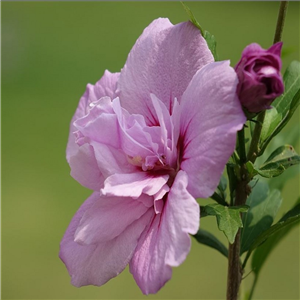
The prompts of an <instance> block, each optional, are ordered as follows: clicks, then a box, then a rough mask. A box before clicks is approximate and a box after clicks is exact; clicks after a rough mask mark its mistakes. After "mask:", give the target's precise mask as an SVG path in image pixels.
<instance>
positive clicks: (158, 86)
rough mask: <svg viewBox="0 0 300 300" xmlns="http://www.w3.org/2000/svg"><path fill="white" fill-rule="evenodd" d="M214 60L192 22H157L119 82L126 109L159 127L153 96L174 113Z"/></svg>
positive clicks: (135, 48) (132, 54) (133, 52)
mask: <svg viewBox="0 0 300 300" xmlns="http://www.w3.org/2000/svg"><path fill="white" fill-rule="evenodd" d="M212 61H213V56H212V54H211V52H210V50H209V49H208V46H207V43H206V41H205V40H204V38H203V37H202V36H201V34H200V31H199V29H198V28H196V27H195V26H194V25H193V24H192V23H190V22H186V23H180V24H177V25H175V26H174V25H172V24H171V23H170V21H169V20H168V19H157V20H155V21H153V22H152V23H151V24H150V25H149V26H148V27H147V28H146V29H145V30H144V32H143V33H142V35H141V36H140V37H139V39H138V40H137V42H136V43H135V45H134V46H133V48H132V50H131V51H130V53H129V56H128V58H127V61H126V64H125V66H124V68H123V69H122V71H121V75H120V80H119V82H118V94H119V96H120V100H121V104H122V107H124V108H125V109H127V110H128V111H129V112H130V113H138V114H141V115H143V116H144V117H145V118H146V122H147V124H148V125H157V124H158V122H157V121H158V120H157V118H156V117H155V113H154V108H153V104H152V102H151V99H150V94H151V93H153V94H155V95H156V97H157V98H159V99H160V100H161V101H162V102H163V103H164V104H165V105H166V107H167V108H168V110H169V112H171V111H172V106H173V101H174V99H175V98H177V99H178V101H179V102H180V100H181V96H182V94H183V92H184V91H185V90H186V87H187V86H188V84H189V82H190V80H191V79H192V77H193V76H194V74H195V73H196V72H197V71H198V70H199V69H201V68H202V67H203V66H205V65H206V64H208V63H210V62H212Z"/></svg>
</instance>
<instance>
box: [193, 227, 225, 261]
mask: <svg viewBox="0 0 300 300" xmlns="http://www.w3.org/2000/svg"><path fill="white" fill-rule="evenodd" d="M194 238H195V239H196V240H197V241H198V242H199V243H201V244H204V245H206V246H209V247H211V248H214V249H216V250H217V251H219V252H220V253H221V254H223V255H224V256H225V257H228V249H227V248H226V247H225V246H224V244H223V243H221V242H220V241H219V240H218V239H217V238H216V237H215V236H214V235H213V234H211V233H210V232H208V231H206V230H203V229H199V230H198V232H197V233H196V234H195V235H194Z"/></svg>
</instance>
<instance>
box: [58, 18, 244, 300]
mask: <svg viewBox="0 0 300 300" xmlns="http://www.w3.org/2000/svg"><path fill="white" fill-rule="evenodd" d="M237 83H238V79H237V75H236V73H235V71H234V70H233V69H232V68H231V67H230V66H229V62H228V61H224V62H213V56H212V54H211V52H210V50H209V49H208V46H207V44H206V41H205V40H204V38H203V37H202V36H201V34H200V32H199V30H198V29H197V28H196V27H194V26H193V25H192V24H191V23H190V22H186V23H181V24H177V25H175V26H174V25H172V24H171V23H170V21H169V20H168V19H157V20H155V21H153V22H152V23H151V24H150V25H149V26H148V27H147V28H146V29H145V30H144V32H143V33H142V35H141V36H140V38H139V39H138V40H137V42H136V44H135V45H134V47H133V48H132V50H131V52H130V54H129V56H128V59H127V62H126V64H125V66H124V68H123V69H122V71H121V72H120V73H115V74H112V73H110V72H108V71H105V73H104V75H103V77H102V78H101V79H100V81H98V82H97V83H96V84H95V85H94V86H93V85H90V84H89V85H88V86H87V90H86V92H85V94H84V95H83V96H82V98H81V99H80V102H79V105H78V108H77V110H76V113H75V115H74V117H73V119H72V122H71V128H70V136H69V142H68V146H67V160H68V162H69V164H70V167H71V175H72V176H73V177H74V178H75V179H76V180H77V181H78V182H80V183H81V184H82V185H83V186H85V187H87V188H89V189H92V190H93V191H94V192H93V194H92V195H91V196H90V197H89V198H88V199H87V200H86V201H85V202H84V204H83V205H82V206H81V207H80V209H79V210H78V212H77V213H76V215H75V216H74V218H73V219H72V221H71V223H70V225H69V227H68V229H67V231H66V233H65V235H64V237H63V239H62V242H61V250H60V258H61V259H62V260H63V262H64V263H65V264H66V266H67V269H68V271H69V273H70V275H71V277H72V284H73V285H75V286H83V285H89V284H92V285H98V286H100V285H102V284H104V283H105V282H107V281H108V280H109V279H111V278H113V277H115V276H117V275H118V274H119V273H120V272H122V271H123V270H124V268H125V267H126V266H127V264H129V267H130V272H131V273H132V274H133V277H134V279H135V280H136V282H137V284H138V286H139V287H140V289H141V290H142V292H143V293H144V294H149V293H156V292H157V291H158V290H159V289H160V288H161V287H162V286H163V285H164V284H165V283H166V282H167V281H168V280H169V279H170V278H171V275H172V268H171V267H175V266H178V265H180V264H181V263H182V262H183V261H184V260H185V258H186V256H187V254H188V253H189V251H190V247H191V241H190V236H189V234H195V233H196V232H197V230H198V228H199V205H198V204H197V202H196V200H195V198H198V197H209V196H210V195H212V194H213V192H214V190H215V188H216V186H217V185H218V183H219V180H220V177H221V174H222V171H223V169H224V166H225V164H226V162H227V160H228V158H229V157H230V155H231V154H232V152H233V151H234V148H235V141H236V132H237V131H238V130H240V129H241V128H242V126H243V124H244V122H245V120H246V119H245V116H244V114H243V111H242V109H241V105H240V103H239V100H238V98H237V96H236V86H237Z"/></svg>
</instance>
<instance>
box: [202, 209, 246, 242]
mask: <svg viewBox="0 0 300 300" xmlns="http://www.w3.org/2000/svg"><path fill="white" fill-rule="evenodd" d="M247 210H248V206H247V205H243V206H230V207H228V206H223V205H220V204H209V205H206V206H205V212H206V213H207V214H208V215H211V216H216V217H217V223H218V227H219V229H220V230H221V231H223V232H224V234H225V236H226V237H227V239H228V241H229V243H231V244H233V243H234V240H235V236H236V234H237V232H238V229H239V228H240V227H243V223H242V220H241V216H240V213H242V212H246V211H247Z"/></svg>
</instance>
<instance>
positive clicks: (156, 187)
mask: <svg viewBox="0 0 300 300" xmlns="http://www.w3.org/2000/svg"><path fill="white" fill-rule="evenodd" d="M168 179H169V175H161V176H156V175H151V174H149V173H147V172H135V173H131V174H114V175H111V176H110V177H108V178H107V179H106V180H105V182H104V188H103V189H102V190H101V192H102V193H103V194H104V195H107V196H119V197H132V198H138V197H140V195H141V194H142V193H144V194H147V195H149V196H153V195H155V194H156V193H158V192H160V191H161V189H162V188H163V186H164V185H166V183H167V181H168Z"/></svg>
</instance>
